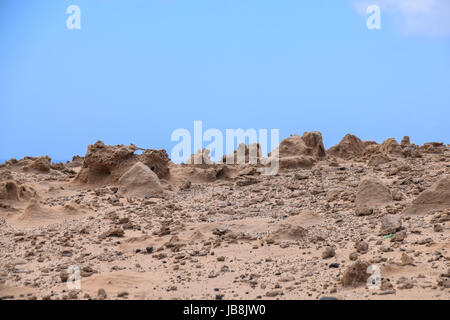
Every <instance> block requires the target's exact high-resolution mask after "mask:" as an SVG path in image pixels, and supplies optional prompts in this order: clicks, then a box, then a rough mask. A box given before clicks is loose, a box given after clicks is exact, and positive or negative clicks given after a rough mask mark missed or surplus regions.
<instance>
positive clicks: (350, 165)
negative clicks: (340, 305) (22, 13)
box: [0, 132, 450, 300]
mask: <svg viewBox="0 0 450 320" xmlns="http://www.w3.org/2000/svg"><path fill="white" fill-rule="evenodd" d="M406 138H407V137H405V139H403V140H402V142H401V143H400V144H398V143H397V142H396V141H395V139H388V140H386V141H385V142H384V143H383V144H376V143H375V142H371V141H361V140H360V139H359V138H357V137H355V136H353V135H347V136H346V137H344V139H343V140H342V141H341V143H340V144H339V145H337V146H335V147H333V148H331V149H329V150H325V149H324V148H323V144H322V135H321V134H320V133H318V132H312V133H305V134H303V135H302V136H299V135H294V136H291V137H290V138H287V139H285V140H284V141H283V142H282V143H281V145H280V149H279V150H280V162H281V163H282V164H283V165H282V166H281V167H280V172H279V173H278V174H277V175H275V176H264V175H260V174H259V172H261V168H262V167H263V166H264V165H263V163H265V162H264V161H259V160H258V162H257V163H256V164H250V163H246V164H244V165H226V164H215V163H212V162H210V161H208V163H203V164H182V165H177V164H174V163H172V162H170V159H168V157H167V153H166V152H165V151H164V150H142V149H140V148H138V147H136V146H134V145H130V146H124V145H119V146H106V145H104V144H103V143H102V142H97V143H95V144H94V145H91V146H89V148H88V151H87V154H86V156H85V157H79V156H76V157H74V159H73V161H71V162H68V163H65V164H62V163H60V164H53V163H51V159H50V158H48V157H46V156H44V157H39V158H32V157H26V158H24V159H21V160H15V159H11V160H9V161H7V162H6V163H4V164H2V165H0V298H2V299H52V300H54V299H319V298H321V297H323V296H333V297H336V298H338V299H344V300H353V299H446V300H447V299H450V285H449V284H450V280H449V279H450V272H449V271H450V222H449V221H450V203H449V197H448V195H449V194H450V190H449V189H448V188H449V183H448V177H449V176H450V147H449V146H446V145H444V144H441V143H428V144H425V145H423V146H417V145H414V144H412V143H411V142H410V141H409V138H408V139H406ZM137 150H141V151H142V153H141V154H139V155H138V154H135V152H136V151H137ZM205 154H207V152H206V153H205V151H203V152H201V153H200V157H205ZM258 159H259V158H258ZM246 160H247V161H248V157H246ZM383 228H384V229H385V230H383ZM386 230H389V232H393V233H389V234H387V231H386ZM371 265H376V266H377V267H379V268H380V275H381V279H380V281H381V285H380V287H379V288H377V289H369V288H368V287H367V284H366V279H367V278H368V277H369V276H370V274H367V272H366V271H367V270H365V269H366V267H367V266H371ZM71 266H72V269H70V267H71ZM74 267H75V268H77V270H79V272H80V276H81V283H80V287H79V289H77V288H74V287H71V288H69V287H68V286H67V280H68V279H70V276H71V275H72V274H71V270H74V269H73V268H74Z"/></svg>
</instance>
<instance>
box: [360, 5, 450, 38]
mask: <svg viewBox="0 0 450 320" xmlns="http://www.w3.org/2000/svg"><path fill="white" fill-rule="evenodd" d="M351 2H352V5H353V7H354V9H355V10H356V11H357V12H358V13H360V14H362V15H367V13H366V9H367V7H368V6H369V5H378V6H379V7H380V8H381V18H382V19H383V15H384V14H388V15H390V16H392V19H393V21H394V23H395V24H396V26H397V27H398V28H399V30H400V31H401V32H402V33H404V34H407V35H423V36H450V0H351Z"/></svg>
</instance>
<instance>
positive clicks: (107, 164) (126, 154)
mask: <svg viewBox="0 0 450 320" xmlns="http://www.w3.org/2000/svg"><path fill="white" fill-rule="evenodd" d="M137 150H144V149H141V148H138V147H136V146H135V145H133V144H131V145H129V146H125V145H116V146H107V145H105V144H104V143H103V142H102V141H97V142H96V143H95V144H93V145H90V146H88V151H87V153H86V156H85V157H84V163H83V168H82V169H81V171H80V172H79V174H78V175H77V177H76V179H75V181H76V182H81V183H89V184H115V183H117V182H118V180H119V178H120V177H121V176H122V175H123V174H124V173H125V172H126V171H127V170H129V169H130V168H131V167H132V166H133V165H134V164H135V163H137V162H141V163H143V164H145V165H146V166H147V167H149V168H150V169H151V170H152V171H153V172H154V173H156V174H157V175H158V177H160V178H164V177H166V176H168V174H169V167H168V165H169V157H168V155H167V153H166V151H165V150H162V149H161V150H151V149H145V150H144V151H143V153H142V154H140V155H137V154H135V152H136V151H137Z"/></svg>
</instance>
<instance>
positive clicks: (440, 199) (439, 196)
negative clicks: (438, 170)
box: [405, 176, 450, 214]
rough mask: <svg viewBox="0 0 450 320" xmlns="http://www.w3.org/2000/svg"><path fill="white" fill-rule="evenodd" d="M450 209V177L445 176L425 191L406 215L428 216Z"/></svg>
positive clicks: (406, 211) (408, 209)
mask: <svg viewBox="0 0 450 320" xmlns="http://www.w3.org/2000/svg"><path fill="white" fill-rule="evenodd" d="M447 208H450V176H445V177H443V178H442V179H440V180H439V181H437V182H436V183H434V184H433V185H432V186H431V187H430V188H429V189H428V190H425V191H423V192H422V193H421V194H420V195H419V196H418V197H417V198H416V199H415V200H414V201H413V202H412V204H411V205H410V206H409V207H408V208H407V209H406V210H405V213H406V214H426V213H429V212H430V211H431V210H438V209H447Z"/></svg>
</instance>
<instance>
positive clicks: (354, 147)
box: [327, 134, 366, 159]
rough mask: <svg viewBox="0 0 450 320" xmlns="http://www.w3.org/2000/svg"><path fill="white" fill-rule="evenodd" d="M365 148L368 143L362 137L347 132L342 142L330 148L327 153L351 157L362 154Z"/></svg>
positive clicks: (339, 156)
mask: <svg viewBox="0 0 450 320" xmlns="http://www.w3.org/2000/svg"><path fill="white" fill-rule="evenodd" d="M365 148H366V145H365V144H364V142H363V141H362V140H361V139H359V138H358V137H357V136H354V135H352V134H347V135H345V137H344V138H342V140H341V142H339V143H338V144H337V145H335V146H333V147H331V148H330V149H328V150H327V153H328V154H329V155H332V156H335V157H338V158H343V159H350V158H353V157H360V156H362V155H363V154H364V149H365Z"/></svg>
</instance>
